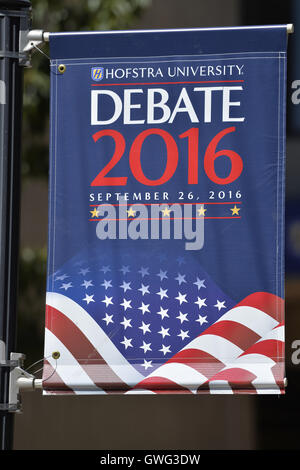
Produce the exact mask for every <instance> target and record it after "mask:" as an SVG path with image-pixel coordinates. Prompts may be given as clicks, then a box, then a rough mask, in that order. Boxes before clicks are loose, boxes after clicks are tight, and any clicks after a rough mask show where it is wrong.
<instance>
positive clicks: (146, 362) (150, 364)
mask: <svg viewBox="0 0 300 470" xmlns="http://www.w3.org/2000/svg"><path fill="white" fill-rule="evenodd" d="M141 366H142V367H145V370H147V369H149V367H153V365H152V361H146V359H144V364H141Z"/></svg>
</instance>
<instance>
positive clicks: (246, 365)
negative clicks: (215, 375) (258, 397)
mask: <svg viewBox="0 0 300 470" xmlns="http://www.w3.org/2000/svg"><path fill="white" fill-rule="evenodd" d="M274 365H275V362H274V361H273V360H272V359H270V358H269V357H267V356H264V355H262V354H247V355H245V356H242V357H239V358H238V359H237V360H236V361H235V362H234V363H233V364H228V365H227V366H226V367H225V368H224V369H222V372H223V371H226V370H228V369H235V368H241V369H244V370H246V371H248V372H250V373H251V374H253V375H255V376H256V378H255V379H254V380H253V381H252V384H253V385H254V387H255V388H256V390H257V393H265V390H266V389H268V390H275V391H277V393H278V391H279V387H278V385H277V383H276V381H275V378H274V375H273V373H272V371H271V368H272V367H273V366H274Z"/></svg>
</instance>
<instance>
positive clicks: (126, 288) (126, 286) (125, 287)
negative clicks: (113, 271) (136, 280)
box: [120, 281, 131, 292]
mask: <svg viewBox="0 0 300 470" xmlns="http://www.w3.org/2000/svg"><path fill="white" fill-rule="evenodd" d="M130 284H131V283H130V282H125V281H123V284H121V285H120V287H122V289H124V292H126V291H127V290H131V287H130Z"/></svg>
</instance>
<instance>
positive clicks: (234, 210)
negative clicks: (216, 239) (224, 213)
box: [230, 206, 241, 215]
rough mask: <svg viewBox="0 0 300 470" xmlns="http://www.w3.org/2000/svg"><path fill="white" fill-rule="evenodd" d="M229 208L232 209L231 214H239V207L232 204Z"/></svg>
mask: <svg viewBox="0 0 300 470" xmlns="http://www.w3.org/2000/svg"><path fill="white" fill-rule="evenodd" d="M230 210H231V211H232V214H231V215H240V214H239V211H240V210H241V208H240V207H236V206H234V207H233V208H232V209H231V208H230Z"/></svg>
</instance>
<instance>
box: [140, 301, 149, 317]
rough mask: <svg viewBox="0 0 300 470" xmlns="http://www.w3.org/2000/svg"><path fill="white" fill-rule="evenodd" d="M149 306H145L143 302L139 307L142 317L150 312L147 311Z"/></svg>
mask: <svg viewBox="0 0 300 470" xmlns="http://www.w3.org/2000/svg"><path fill="white" fill-rule="evenodd" d="M149 305H150V304H147V305H145V304H144V302H142V305H141V306H140V307H139V310H142V313H143V315H144V313H145V312H149V313H150V310H149V308H148V307H149Z"/></svg>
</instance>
